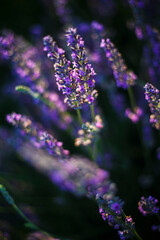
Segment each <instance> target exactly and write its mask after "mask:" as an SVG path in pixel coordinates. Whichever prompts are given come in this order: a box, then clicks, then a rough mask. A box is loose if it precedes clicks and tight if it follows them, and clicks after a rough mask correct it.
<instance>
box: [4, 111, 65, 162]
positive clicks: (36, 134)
mask: <svg viewBox="0 0 160 240" xmlns="http://www.w3.org/2000/svg"><path fill="white" fill-rule="evenodd" d="M7 121H8V122H9V123H11V124H12V125H13V126H16V127H18V128H19V129H20V130H21V132H22V135H26V136H28V138H29V140H30V141H31V142H32V143H33V144H34V146H36V147H38V148H44V149H46V150H47V151H48V152H49V153H50V154H53V155H54V156H56V157H58V158H61V159H65V158H68V154H69V151H68V150H65V149H63V147H62V145H63V143H62V142H58V141H57V139H55V138H54V137H53V136H52V135H51V134H49V133H47V132H46V131H44V130H43V129H41V128H40V127H39V126H37V124H34V123H32V121H31V120H30V119H29V118H27V117H26V116H23V115H21V114H17V113H12V114H8V115H7Z"/></svg>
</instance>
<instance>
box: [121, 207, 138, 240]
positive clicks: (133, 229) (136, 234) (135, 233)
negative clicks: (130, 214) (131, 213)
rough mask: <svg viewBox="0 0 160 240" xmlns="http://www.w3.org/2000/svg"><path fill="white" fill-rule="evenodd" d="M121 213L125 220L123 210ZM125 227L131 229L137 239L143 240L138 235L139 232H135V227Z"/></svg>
mask: <svg viewBox="0 0 160 240" xmlns="http://www.w3.org/2000/svg"><path fill="white" fill-rule="evenodd" d="M121 214H122V216H123V217H124V220H125V219H126V214H125V213H124V211H123V210H121ZM127 227H128V228H129V229H130V230H131V231H132V233H133V234H134V236H135V238H137V239H139V240H143V239H142V238H141V237H140V236H139V234H138V233H137V232H136V229H135V228H131V227H129V226H127Z"/></svg>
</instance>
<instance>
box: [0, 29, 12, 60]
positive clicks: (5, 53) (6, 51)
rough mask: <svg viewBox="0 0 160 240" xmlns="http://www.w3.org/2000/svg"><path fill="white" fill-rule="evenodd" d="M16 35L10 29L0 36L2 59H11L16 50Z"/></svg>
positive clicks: (0, 56) (0, 55)
mask: <svg viewBox="0 0 160 240" xmlns="http://www.w3.org/2000/svg"><path fill="white" fill-rule="evenodd" d="M14 42H15V36H14V34H13V33H12V32H10V31H7V30H6V31H4V32H3V36H0V59H1V58H2V59H4V60H5V59H9V58H10V57H11V56H12V55H13V52H14Z"/></svg>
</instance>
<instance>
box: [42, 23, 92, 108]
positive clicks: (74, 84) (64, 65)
mask: <svg viewBox="0 0 160 240" xmlns="http://www.w3.org/2000/svg"><path fill="white" fill-rule="evenodd" d="M66 38H67V42H68V45H69V46H70V48H71V50H72V59H73V67H71V63H70V61H68V60H67V59H66V57H65V55H64V50H63V49H61V48H58V46H57V44H56V42H54V41H53V39H52V37H51V36H47V37H45V38H44V39H43V41H44V46H45V47H44V51H46V52H47V53H48V54H47V56H48V58H49V59H50V60H51V61H53V62H54V68H55V77H56V82H57V86H58V90H62V93H63V94H64V95H65V100H64V101H65V102H67V103H68V105H69V106H70V107H73V108H75V109H77V108H81V105H82V104H83V103H85V102H87V103H88V104H92V103H93V101H94V99H95V97H96V96H97V91H96V90H94V84H95V80H94V77H93V76H94V75H95V72H94V70H93V68H92V67H91V65H90V64H89V63H88V58H87V57H86V52H85V48H84V41H83V40H82V38H81V37H80V36H79V35H78V34H77V30H76V29H73V28H70V29H68V31H67V33H66Z"/></svg>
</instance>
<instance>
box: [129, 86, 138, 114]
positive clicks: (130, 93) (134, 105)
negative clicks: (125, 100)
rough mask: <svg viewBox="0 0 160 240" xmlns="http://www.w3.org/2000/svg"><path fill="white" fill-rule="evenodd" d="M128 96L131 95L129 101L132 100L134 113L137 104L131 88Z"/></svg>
mask: <svg viewBox="0 0 160 240" xmlns="http://www.w3.org/2000/svg"><path fill="white" fill-rule="evenodd" d="M127 90H128V95H129V99H130V103H131V108H132V111H133V112H134V110H135V107H136V104H135V100H134V95H133V91H132V88H131V87H128V89H127Z"/></svg>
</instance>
